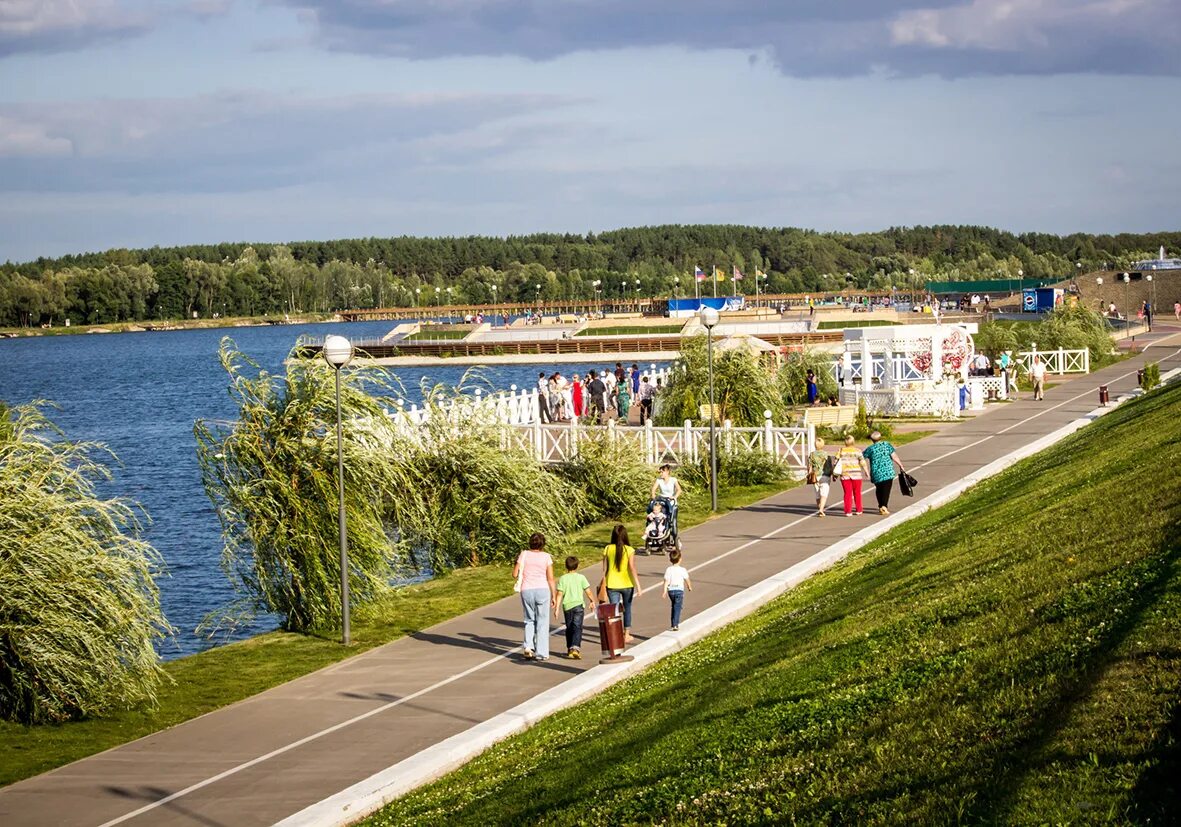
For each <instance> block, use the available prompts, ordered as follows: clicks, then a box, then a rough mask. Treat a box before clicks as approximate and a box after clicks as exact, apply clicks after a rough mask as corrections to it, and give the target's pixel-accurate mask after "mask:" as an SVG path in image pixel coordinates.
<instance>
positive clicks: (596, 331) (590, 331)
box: [574, 324, 685, 336]
mask: <svg viewBox="0 0 1181 827" xmlns="http://www.w3.org/2000/svg"><path fill="white" fill-rule="evenodd" d="M684 326H685V325H684V324H665V325H649V326H647V327H641V326H636V327H627V326H620V327H587V328H583V329H582V330H580V331H578V332H577V333H575V334H574V335H575V336H637V335H640V334H646V335H650V334H658V335H663V336H672V335H673V334H676V333H680V331H681V328H682V327H684Z"/></svg>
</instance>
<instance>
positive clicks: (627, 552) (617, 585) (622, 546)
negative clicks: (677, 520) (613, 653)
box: [599, 523, 644, 643]
mask: <svg viewBox="0 0 1181 827" xmlns="http://www.w3.org/2000/svg"><path fill="white" fill-rule="evenodd" d="M599 590H600V593H602V592H603V591H606V597H607V600H608V601H609V602H611V603H614V604H623V642H624V643H631V642H632V640H634V638H633V637H632V633H631V627H632V601H633V600H634V599H635V598H637V597H639V596H640V595H641V594H643V591H644V590H643V589H642V588H641V587H640V575H639V574H638V573H637V572H636V550H635V549H634V548H632V547H631V545H630V543H629V540H628V536H627V528H626V527H624V526H623V524H622V523H621V524H619V525H616V526H615V529H614V530H613V531H612V532H611V542H610V543H608V544H607V545H606V546H604V547H603V580H602V582H601V583H600V589H599Z"/></svg>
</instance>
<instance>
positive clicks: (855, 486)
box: [835, 434, 867, 517]
mask: <svg viewBox="0 0 1181 827" xmlns="http://www.w3.org/2000/svg"><path fill="white" fill-rule="evenodd" d="M835 464H836V468H835V470H836V473H837V475H838V476H839V477H840V478H841V488H842V489H843V490H844V492H845V516H846V517H852V516H853V512H854V510H856V512H857V514H859V515H860V514H864V513H865V512H864V510H863V509H862V507H861V480H862V479H864V478H865V472H866V471H867V469H866V467H865V457H863V456H862V455H861V452H860V451H858V450H857V446H856V445H855V444H854V439H853V435H852V434H850V435H849V436H847V437H845V444H844V446H842V447H841V450H840V451H838V452H837V456H836V463H835Z"/></svg>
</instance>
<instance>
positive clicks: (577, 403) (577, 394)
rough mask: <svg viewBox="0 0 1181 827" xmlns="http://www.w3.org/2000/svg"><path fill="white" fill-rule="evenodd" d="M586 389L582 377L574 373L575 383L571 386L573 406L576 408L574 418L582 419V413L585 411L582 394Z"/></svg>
mask: <svg viewBox="0 0 1181 827" xmlns="http://www.w3.org/2000/svg"><path fill="white" fill-rule="evenodd" d="M584 390H585V389H584V388H583V387H582V378H581V377H580V376H579V375H578V374H577V373H576V374H574V385H573V387H571V388H570V401H571V407H572V408H573V409H574V418H575V419H582V414H583V413H584V412H585V411H584V408H583V406H582V394H583V391H584Z"/></svg>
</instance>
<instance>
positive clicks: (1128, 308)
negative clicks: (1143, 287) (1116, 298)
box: [1121, 273, 1132, 333]
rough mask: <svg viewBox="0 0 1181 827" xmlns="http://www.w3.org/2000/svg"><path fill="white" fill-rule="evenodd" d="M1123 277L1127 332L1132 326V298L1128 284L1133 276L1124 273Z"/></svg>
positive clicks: (1125, 326)
mask: <svg viewBox="0 0 1181 827" xmlns="http://www.w3.org/2000/svg"><path fill="white" fill-rule="evenodd" d="M1121 278H1122V279H1123V280H1124V333H1127V332H1128V331H1129V330H1131V328H1132V300H1131V298H1129V289H1128V285H1129V284H1131V281H1132V277H1131V276H1130V275H1128V274H1127V273H1124V274H1123V276H1121Z"/></svg>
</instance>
